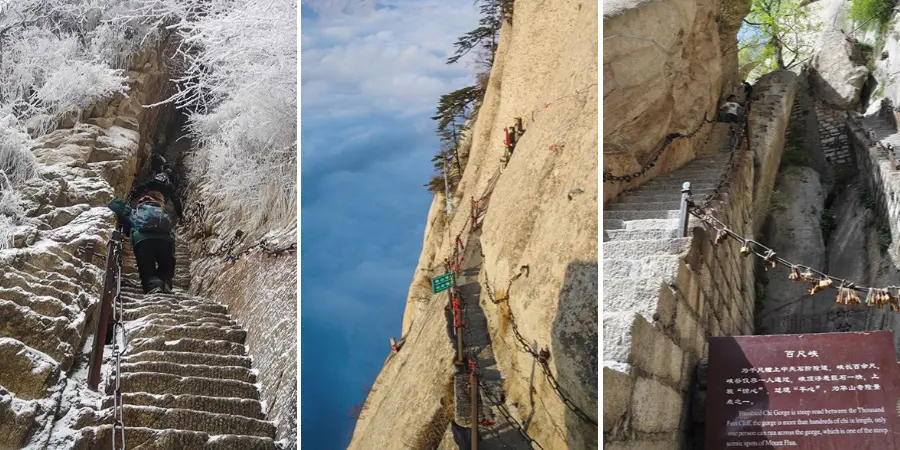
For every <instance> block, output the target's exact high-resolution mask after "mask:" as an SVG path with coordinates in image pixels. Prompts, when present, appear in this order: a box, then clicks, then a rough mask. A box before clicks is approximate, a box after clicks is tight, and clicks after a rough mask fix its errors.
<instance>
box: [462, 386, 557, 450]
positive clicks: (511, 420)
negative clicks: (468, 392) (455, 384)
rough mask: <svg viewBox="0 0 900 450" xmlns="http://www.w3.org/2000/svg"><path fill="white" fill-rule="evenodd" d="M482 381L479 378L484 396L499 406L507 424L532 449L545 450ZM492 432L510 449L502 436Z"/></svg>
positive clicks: (494, 431) (493, 431) (498, 408)
mask: <svg viewBox="0 0 900 450" xmlns="http://www.w3.org/2000/svg"><path fill="white" fill-rule="evenodd" d="M481 380H482V378H480V377H479V381H478V384H479V386H480V387H481V393H482V395H484V396H486V397H487V398H488V399H489V400H490V401H491V403H493V404H494V405H496V406H497V410H498V411H500V414H501V415H502V416H503V418H504V419H505V420H506V423H508V424H509V425H510V426H511V427H513V428H515V429H516V431H518V432H519V434H521V435H522V437H523V438H525V440H527V441H528V444H529V445H531V448H534V446H535V445H536V446H537V448H538V449H540V450H544V447H543V446H541V444H540V443H539V442H538V441H536V440H534V439H532V438H531V436H529V435H528V433H527V432H525V427H523V426H522V424H520V423H519V421H518V420H516V419H515V417H513V416H512V413H511V412H510V411H509V409H507V407H506V404H505V403H504V402H503V401H501V400H502V399H498V398H497V397H494V395H493V394H491V391H490V389H487V386H485V385H484V384H483V382H482V381H481ZM491 432H492V434H495V435H496V436H497V439H499V440H500V443H501V445H503V447H504V448H508V447H507V446H506V443H505V442H504V441H503V439H502V438H500V434H499V433H497V432H496V430H493V429H492V430H491Z"/></svg>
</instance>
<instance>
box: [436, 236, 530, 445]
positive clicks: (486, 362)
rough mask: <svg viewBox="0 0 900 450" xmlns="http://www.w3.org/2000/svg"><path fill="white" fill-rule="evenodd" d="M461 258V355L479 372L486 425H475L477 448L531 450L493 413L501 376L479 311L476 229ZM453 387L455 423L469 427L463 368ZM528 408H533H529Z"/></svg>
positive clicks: (480, 258) (466, 377)
mask: <svg viewBox="0 0 900 450" xmlns="http://www.w3.org/2000/svg"><path fill="white" fill-rule="evenodd" d="M462 255H463V265H462V266H463V267H462V270H461V271H460V274H459V278H458V279H457V285H458V288H459V291H460V296H461V297H462V300H463V304H464V305H463V308H464V309H463V318H464V323H465V327H463V328H462V330H463V344H464V346H465V347H464V352H466V353H467V354H469V355H471V356H472V358H473V359H474V361H475V365H476V366H477V367H478V368H479V373H480V374H481V377H482V378H481V379H480V380H479V389H480V393H479V394H480V395H479V412H480V414H479V417H480V419H481V420H483V421H487V422H486V423H484V422H483V423H481V424H479V436H480V438H481V439H480V442H479V447H478V448H479V449H484V450H494V449H530V448H532V447H531V445H530V444H529V443H528V441H526V440H525V439H524V438H523V437H522V435H521V433H519V431H518V430H517V429H516V428H515V427H514V426H513V424H511V423H509V422H508V421H507V420H506V419H505V417H504V416H503V414H501V413H500V412H499V411H497V409H498V408H501V407H506V406H505V404H504V402H505V398H504V394H503V379H502V375H501V373H500V368H499V366H498V365H497V361H496V360H495V359H494V351H493V349H492V347H491V337H490V333H489V331H488V321H487V317H486V316H485V314H484V310H483V309H482V308H481V292H482V286H481V283H480V282H479V281H478V277H479V275H480V274H481V268H482V263H483V255H482V253H481V230H480V229H479V230H476V231H475V232H473V233H471V234H470V235H469V238H468V239H467V240H466V246H465V249H464V251H463V253H462ZM451 320H452V316H451ZM454 345H455V342H454ZM453 387H454V399H455V406H456V423H458V424H459V425H461V426H464V427H471V426H472V423H471V422H472V420H471V418H472V409H471V400H470V396H469V374H468V371H467V370H466V369H465V368H463V370H460V371H458V373H456V375H455V376H454V382H453ZM531 408H532V409H533V408H534V405H533V404H532V405H531ZM506 409H507V410H509V409H510V408H506ZM516 420H519V419H518V418H517V419H516ZM520 422H521V420H520ZM526 428H527V424H526Z"/></svg>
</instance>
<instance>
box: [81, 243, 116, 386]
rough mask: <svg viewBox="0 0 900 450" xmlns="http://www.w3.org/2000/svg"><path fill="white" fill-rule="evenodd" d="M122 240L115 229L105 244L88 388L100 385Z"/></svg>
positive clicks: (89, 365)
mask: <svg viewBox="0 0 900 450" xmlns="http://www.w3.org/2000/svg"><path fill="white" fill-rule="evenodd" d="M121 242H122V234H121V233H120V232H119V231H118V230H116V231H113V234H112V237H110V239H109V242H108V243H107V244H106V276H105V278H104V280H103V290H101V291H100V310H99V311H98V312H97V319H96V320H97V322H96V323H97V324H96V326H95V327H94V343H93V346H92V347H91V357H90V363H89V364H88V388H89V389H90V390H92V391H95V392H96V391H97V387H98V386H99V385H100V372H101V368H102V366H103V346H104V344H105V342H106V332H107V326H108V325H109V316H110V314H111V313H112V298H113V295H114V293H113V291H114V290H115V286H116V279H115V278H116V277H115V267H116V266H115V265H116V264H118V260H119V255H118V254H117V253H118V248H119V245H118V244H120V243H121Z"/></svg>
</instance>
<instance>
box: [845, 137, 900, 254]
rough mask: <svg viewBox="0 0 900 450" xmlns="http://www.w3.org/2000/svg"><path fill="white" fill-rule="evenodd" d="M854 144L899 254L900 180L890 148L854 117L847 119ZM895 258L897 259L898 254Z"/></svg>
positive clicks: (894, 252)
mask: <svg viewBox="0 0 900 450" xmlns="http://www.w3.org/2000/svg"><path fill="white" fill-rule="evenodd" d="M847 123H848V127H849V129H850V137H851V140H850V142H851V144H852V145H851V148H852V150H853V153H854V157H855V158H856V159H857V161H858V163H859V173H860V175H861V176H862V180H861V181H862V182H864V183H866V184H867V185H868V187H869V188H870V189H871V192H872V195H873V196H874V197H875V209H876V211H877V213H878V215H880V216H881V217H883V218H885V219H886V222H887V225H888V226H889V227H890V229H891V236H892V237H893V245H892V248H891V252H892V253H893V254H894V255H896V254H897V253H896V252H897V249H898V243H900V182H898V181H896V179H897V176H896V175H897V174H898V173H900V172H898V171H897V170H895V169H894V165H893V163H892V162H891V158H890V156H889V155H888V151H887V150H886V149H885V148H884V147H882V146H880V145H877V144H875V143H874V142H872V140H871V139H870V138H869V136H868V132H867V131H866V130H865V128H863V126H862V125H861V124H859V123H857V122H855V121H852V120H851V121H848V122H847ZM894 259H897V258H896V257H895V258H894Z"/></svg>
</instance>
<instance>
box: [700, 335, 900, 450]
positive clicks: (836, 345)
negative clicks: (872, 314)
mask: <svg viewBox="0 0 900 450" xmlns="http://www.w3.org/2000/svg"><path fill="white" fill-rule="evenodd" d="M898 374H900V370H898V364H897V359H896V357H895V353H894V343H893V339H892V335H891V332H890V331H876V332H869V333H825V334H799V335H798V334H789V335H773V336H737V337H719V338H710V339H709V382H708V385H707V401H706V450H728V449H756V450H892V449H900V426H898V425H900V417H898V414H900V411H898V407H900V405H898V389H897V387H898Z"/></svg>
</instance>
